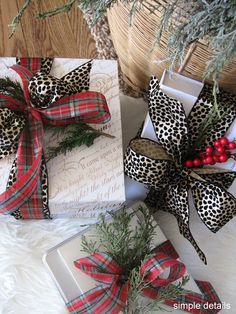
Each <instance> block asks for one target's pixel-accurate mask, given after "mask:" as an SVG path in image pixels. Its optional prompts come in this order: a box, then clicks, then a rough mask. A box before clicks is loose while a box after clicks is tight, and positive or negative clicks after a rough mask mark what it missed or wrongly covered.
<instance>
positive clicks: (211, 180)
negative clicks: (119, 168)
mask: <svg viewBox="0 0 236 314" xmlns="http://www.w3.org/2000/svg"><path fill="white" fill-rule="evenodd" d="M235 101H236V96H235V95H233V94H230V93H227V92H225V91H222V90H220V92H219V93H218V94H217V102H218V104H217V106H218V107H216V104H215V102H214V97H213V95H212V87H210V86H207V85H205V86H204V85H203V84H202V83H200V82H197V81H194V80H192V79H189V78H187V77H184V76H182V75H179V74H177V73H172V75H170V73H168V72H165V73H164V74H163V77H162V79H161V80H160V82H158V80H157V78H156V77H152V78H151V80H150V85H149V92H148V105H149V113H148V115H147V118H146V120H145V123H144V126H143V128H142V130H141V131H140V133H139V134H138V136H137V137H136V138H134V139H133V140H131V142H130V144H129V146H128V148H127V151H126V154H125V173H126V175H127V176H128V177H127V191H128V194H129V195H131V194H132V198H134V199H140V198H141V199H145V198H146V202H147V203H148V204H149V206H152V207H154V208H156V209H160V210H164V211H167V212H169V213H171V214H173V215H174V216H175V217H176V218H177V222H178V225H179V230H180V233H181V234H182V235H183V236H184V237H185V238H186V239H188V240H189V241H190V243H191V244H192V245H193V247H194V248H195V250H196V251H197V253H198V255H199V257H200V258H201V259H202V261H203V262H204V263H207V260H206V257H205V255H204V253H203V252H202V251H201V249H200V248H199V246H198V244H197V243H196V241H195V240H194V237H193V236H192V234H191V231H190V227H189V218H190V217H189V216H190V207H189V203H192V202H189V199H192V200H193V203H194V205H195V208H196V210H197V212H198V215H199V217H200V218H201V220H202V221H203V223H204V224H205V225H206V226H207V227H208V228H209V229H210V230H211V231H212V232H217V231H218V230H220V228H222V227H223V226H224V225H225V224H226V223H227V222H228V221H230V219H232V218H233V217H234V216H235V215H236V198H235V196H236V188H235V187H236V180H234V179H235V177H236V161H235V150H234V147H235V144H236V143H235V140H236V119H235V117H236V107H235ZM216 108H218V109H216ZM218 145H219V146H218ZM231 148H232V149H231ZM220 161H222V162H220ZM194 163H195V164H194Z"/></svg>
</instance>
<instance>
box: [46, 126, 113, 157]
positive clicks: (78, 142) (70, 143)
mask: <svg viewBox="0 0 236 314" xmlns="http://www.w3.org/2000/svg"><path fill="white" fill-rule="evenodd" d="M47 129H54V130H53V132H54V134H58V135H61V134H63V139H62V140H61V141H60V142H59V143H58V146H55V147H49V148H48V149H47V153H46V160H47V161H49V160H50V159H53V158H55V157H56V156H58V155H60V154H64V155H65V154H66V153H68V152H70V151H72V149H74V148H76V147H80V146H82V145H86V146H87V147H89V146H91V145H93V143H94V140H95V139H96V138H97V137H99V136H101V135H102V136H106V137H110V138H114V136H112V135H110V134H107V133H104V132H101V131H99V130H96V129H94V128H92V127H91V126H89V125H88V124H85V123H78V124H71V125H68V126H55V127H54V126H50V127H49V128H48V127H47Z"/></svg>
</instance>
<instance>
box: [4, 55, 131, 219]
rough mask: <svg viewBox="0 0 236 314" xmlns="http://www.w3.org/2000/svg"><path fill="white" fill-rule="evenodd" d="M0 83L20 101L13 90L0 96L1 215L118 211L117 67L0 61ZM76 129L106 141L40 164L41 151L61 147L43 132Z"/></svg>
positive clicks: (28, 216) (120, 161)
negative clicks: (83, 125)
mask: <svg viewBox="0 0 236 314" xmlns="http://www.w3.org/2000/svg"><path fill="white" fill-rule="evenodd" d="M0 78H2V79H6V78H7V79H8V80H9V81H10V82H19V83H20V87H19V90H21V91H23V94H22V99H21V98H20V97H18V99H15V98H14V97H12V90H13V89H12V90H9V94H8V93H7V92H5V93H1V95H0V110H1V116H0V118H1V120H0V128H1V130H2V132H1V135H0V158H1V159H0V212H1V213H3V214H12V215H14V216H15V217H16V218H23V219H31V218H38V219H40V218H48V217H57V216H69V217H75V216H77V217H81V219H82V218H88V219H96V217H97V215H98V214H99V213H100V212H103V211H106V210H107V209H110V210H112V209H117V208H119V207H120V206H121V204H122V203H123V202H124V201H125V191H124V178H123V152H122V135H121V116H120V103H119V85H118V75H117V63H116V61H109V60H107V61H102V60H80V59H60V58H56V59H54V60H52V59H39V58H29V59H27V58H21V59H16V58H1V59H0ZM9 81H8V82H7V84H8V85H9ZM9 88H10V87H9ZM1 91H2V89H1ZM16 92H18V91H17V90H16ZM18 96H19V95H18ZM75 122H77V123H81V122H82V123H86V124H88V125H89V126H92V127H93V128H95V129H97V130H99V131H101V132H104V133H106V134H108V135H109V136H100V137H98V138H96V139H95V140H94V144H93V145H91V146H90V147H87V146H85V145H82V146H80V147H76V148H74V149H72V150H71V151H69V152H67V153H66V154H63V153H61V154H59V155H58V156H57V157H55V158H53V159H51V160H49V161H48V162H46V163H45V159H46V158H47V149H48V147H54V146H56V143H58V142H59V141H60V140H61V138H60V136H59V139H58V134H57V135H55V134H54V133H55V132H54V131H52V130H51V129H49V130H48V129H47V128H45V125H54V126H55V128H56V127H57V126H59V127H60V126H61V125H67V124H71V123H75ZM62 137H63V136H62ZM8 155H9V156H8ZM3 157H4V158H3ZM44 157H45V158H44ZM6 186H7V189H6Z"/></svg>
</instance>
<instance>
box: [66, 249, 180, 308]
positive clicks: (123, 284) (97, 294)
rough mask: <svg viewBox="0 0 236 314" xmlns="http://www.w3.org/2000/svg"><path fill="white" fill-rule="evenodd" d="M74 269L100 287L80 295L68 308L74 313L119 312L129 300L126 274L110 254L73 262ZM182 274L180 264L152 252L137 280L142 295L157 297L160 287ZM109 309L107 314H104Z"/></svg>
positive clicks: (170, 258) (163, 254)
mask: <svg viewBox="0 0 236 314" xmlns="http://www.w3.org/2000/svg"><path fill="white" fill-rule="evenodd" d="M75 266H76V267H77V268H78V269H80V270H81V271H83V272H84V273H85V274H87V275H88V276H90V277H92V278H93V279H95V280H96V281H98V282H99V283H100V285H99V286H97V287H96V288H94V289H91V290H89V291H88V292H86V293H85V294H83V295H81V296H80V297H79V299H78V300H77V302H76V305H73V308H71V309H73V310H77V312H76V313H77V314H79V313H81V314H82V313H87V312H90V313H113V314H116V313H119V312H120V311H121V309H122V308H123V307H124V306H125V304H126V302H127V300H128V295H129V290H130V288H131V286H130V285H131V283H130V278H129V275H124V273H125V270H123V269H122V268H121V267H120V266H119V264H118V263H117V262H116V261H115V260H113V258H112V257H111V256H110V255H109V254H107V253H100V252H96V253H94V254H92V255H90V256H88V257H86V258H81V259H79V260H77V261H75ZM165 270H169V274H168V276H167V278H161V277H160V276H161V275H162V274H163V272H164V271H165ZM185 272H186V269H185V266H184V264H183V263H182V262H180V261H178V260H177V259H174V258H172V257H170V256H168V255H166V254H165V253H163V252H158V253H154V254H153V256H151V257H150V258H147V259H146V260H145V261H144V262H143V263H142V265H141V267H140V278H143V280H144V282H145V287H143V290H142V292H143V295H145V296H146V297H149V298H152V299H155V298H157V297H158V291H159V289H160V288H161V287H163V286H166V285H168V284H170V283H172V282H174V281H176V280H178V279H180V278H182V277H183V276H184V274H185ZM108 309H109V312H106V310H108ZM86 311H87V312H86Z"/></svg>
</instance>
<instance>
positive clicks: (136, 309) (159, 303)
mask: <svg viewBox="0 0 236 314" xmlns="http://www.w3.org/2000/svg"><path fill="white" fill-rule="evenodd" d="M144 277H145V274H144V276H142V277H140V268H135V269H133V271H132V273H131V276H130V290H129V298H128V303H127V304H126V309H125V313H127V314H146V313H147V314H149V313H152V312H154V311H165V312H169V311H168V310H167V309H166V308H164V307H163V303H164V301H165V300H166V299H169V300H176V299H177V298H178V297H180V296H182V295H186V294H187V293H189V292H190V291H188V290H186V289H184V286H185V285H186V284H187V282H188V281H189V280H190V277H189V276H184V277H183V278H182V279H181V281H180V282H178V283H176V284H169V285H168V286H166V287H162V288H160V289H159V290H158V298H156V299H154V300H150V301H148V302H147V299H146V298H145V299H144V298H142V297H141V296H142V291H143V289H145V288H147V287H148V285H149V283H147V282H146V281H145V280H144ZM148 300H149V299H148Z"/></svg>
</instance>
